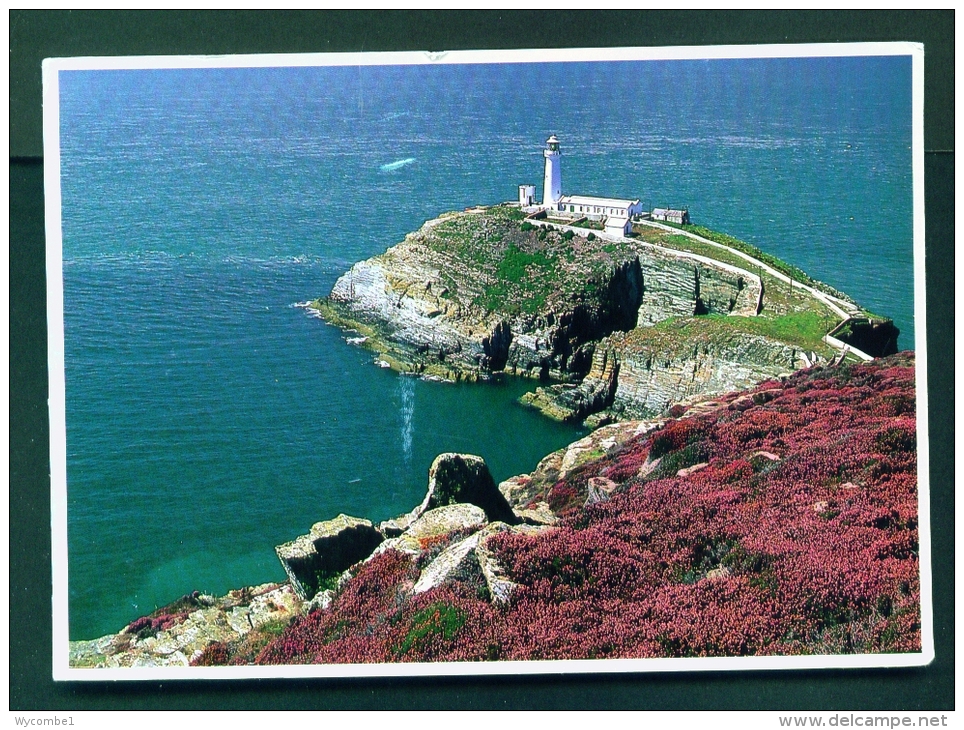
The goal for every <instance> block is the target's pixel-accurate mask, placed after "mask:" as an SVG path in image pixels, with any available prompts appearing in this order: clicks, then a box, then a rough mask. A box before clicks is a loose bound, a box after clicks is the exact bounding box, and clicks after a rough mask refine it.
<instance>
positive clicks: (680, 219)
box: [650, 208, 690, 226]
mask: <svg viewBox="0 0 964 730" xmlns="http://www.w3.org/2000/svg"><path fill="white" fill-rule="evenodd" d="M650 216H651V217H652V219H653V220H654V221H667V222H668V223H676V224H677V225H680V226H686V225H689V222H690V214H689V211H688V210H686V209H685V208H653V212H652V213H651V214H650Z"/></svg>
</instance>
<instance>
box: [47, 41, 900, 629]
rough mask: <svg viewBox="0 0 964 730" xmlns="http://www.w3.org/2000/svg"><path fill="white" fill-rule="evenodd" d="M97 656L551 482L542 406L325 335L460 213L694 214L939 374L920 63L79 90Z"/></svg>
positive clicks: (74, 610)
mask: <svg viewBox="0 0 964 730" xmlns="http://www.w3.org/2000/svg"><path fill="white" fill-rule="evenodd" d="M60 88H61V154H62V187H63V237H64V289H65V291H64V294H65V312H64V319H65V340H66V341H65V350H66V352H65V354H66V380H67V452H68V540H69V555H70V557H69V583H70V599H69V600H70V604H69V605H70V633H71V637H72V638H75V639H76V638H91V637H94V636H99V635H102V634H105V633H108V632H112V631H116V630H118V629H119V628H120V627H121V626H123V625H124V624H125V623H126V622H128V621H130V620H131V619H133V618H136V617H137V616H140V615H143V614H144V613H146V612H148V611H150V610H153V608H154V607H155V606H156V605H161V604H163V603H166V602H169V601H170V600H172V599H174V598H177V597H178V596H180V595H182V594H183V593H185V592H189V591H191V590H194V589H199V590H202V591H210V592H215V593H217V592H223V591H226V590H228V589H229V588H233V587H238V586H241V585H247V584H253V583H259V582H265V581H269V580H280V579H283V577H284V574H283V571H282V570H281V568H280V565H279V563H278V562H277V559H276V558H275V556H274V551H273V546H274V545H276V544H278V543H281V542H284V541H286V540H289V539H292V538H294V537H295V536H297V535H299V534H302V533H303V532H305V531H306V530H307V529H308V528H309V527H310V526H311V524H312V523H313V522H315V521H317V520H321V519H326V518H329V517H333V516H335V515H336V514H338V513H339V512H345V513H348V514H354V515H358V516H364V517H369V518H371V519H374V520H380V519H384V518H387V517H391V516H394V515H396V514H399V513H401V512H404V511H407V510H409V509H411V508H412V507H413V506H414V505H415V504H417V502H418V501H419V500H420V499H421V496H422V495H423V493H424V489H425V484H426V472H427V469H428V466H429V464H430V463H431V461H432V459H433V458H434V457H435V455H437V454H438V453H440V452H442V451H462V452H469V453H477V454H480V455H482V456H484V457H485V459H486V460H487V461H488V463H489V464H490V467H491V468H492V471H493V473H494V475H495V477H496V479H504V478H506V477H508V476H511V475H513V474H516V473H520V472H524V471H529V470H531V469H532V468H533V467H534V466H535V464H536V463H537V462H538V460H539V459H540V458H541V457H542V456H544V455H545V454H546V453H548V452H550V451H552V450H554V449H556V448H559V447H561V446H562V445H564V444H566V443H568V442H569V441H571V440H573V439H574V438H576V437H578V435H579V432H578V431H576V430H575V429H572V428H570V427H566V426H561V425H558V424H553V423H550V422H547V421H545V420H543V419H541V418H540V417H537V416H536V415H535V414H533V413H530V412H528V411H526V410H524V409H522V408H521V407H519V406H517V405H516V404H515V398H516V397H517V396H518V395H519V394H520V393H521V392H523V391H524V390H525V389H527V388H531V387H533V384H531V383H518V382H512V383H508V384H505V385H503V386H481V385H477V386H470V385H451V384H443V383H430V382H424V381H421V380H416V379H413V378H410V377H402V376H398V375H396V374H394V373H392V372H390V371H386V370H382V369H379V368H377V367H375V366H374V365H372V356H371V354H370V353H368V352H366V351H364V350H361V349H359V348H357V347H353V346H351V345H349V344H347V343H346V342H345V333H343V332H341V331H340V330H338V329H337V328H334V327H331V326H329V325H327V324H325V323H323V322H322V321H320V320H318V319H314V318H312V317H310V316H308V314H307V313H306V311H305V310H304V309H302V308H300V307H298V306H296V305H297V304H298V303H302V302H304V301H306V300H309V299H312V298H315V297H317V296H321V295H324V294H327V293H328V291H329V290H330V288H331V286H332V285H333V284H334V281H335V279H336V278H337V277H338V276H339V275H340V274H341V273H343V272H344V271H345V270H346V269H347V268H348V267H349V266H350V265H351V264H352V263H354V262H355V261H357V260H360V259H363V258H367V257H369V256H372V255H374V254H376V253H379V252H381V251H383V250H384V249H385V248H387V247H388V246H390V245H392V244H394V243H396V242H398V241H400V240H401V239H402V237H403V236H404V235H405V233H407V232H409V231H411V230H413V229H415V228H417V227H418V226H420V225H421V224H422V223H423V222H424V221H425V220H427V219H429V218H433V217H435V216H436V215H438V214H439V213H441V212H443V211H446V210H452V209H461V208H463V207H466V206H469V205H474V204H477V203H496V202H499V201H503V200H511V199H514V198H515V196H516V191H517V186H518V184H519V183H523V182H525V183H533V184H536V185H537V187H538V188H539V190H538V193H539V195H540V196H541V182H542V152H541V150H542V145H543V142H544V140H545V139H546V137H548V136H549V135H550V134H553V133H554V134H556V135H558V136H559V138H560V140H561V141H562V149H563V158H562V176H563V177H562V179H563V190H564V192H567V193H585V194H597V195H611V196H620V197H639V198H641V199H642V201H643V204H644V207H652V206H657V205H674V206H676V205H686V206H688V207H689V209H690V211H691V215H692V217H693V219H694V221H695V222H698V223H701V224H705V225H707V226H710V227H712V228H716V229H718V230H722V231H725V232H727V233H730V234H732V235H735V236H738V237H740V238H743V239H745V240H747V241H750V242H751V243H753V244H755V245H757V246H759V247H760V248H763V249H766V250H769V251H772V252H773V253H775V254H776V255H778V256H780V257H782V258H784V259H786V260H787V261H790V262H792V263H794V264H796V265H798V266H799V267H801V268H803V269H804V270H806V271H807V272H808V273H810V274H811V275H813V276H815V277H816V278H819V279H822V280H824V281H827V282H828V283H830V284H832V285H834V286H836V287H838V288H839V289H841V290H843V291H845V292H847V293H848V294H850V295H851V296H853V297H855V298H856V299H857V300H858V301H859V302H860V303H861V304H863V305H864V306H866V307H868V308H870V309H871V310H873V311H876V312H878V313H880V314H885V315H888V316H892V317H894V319H895V321H896V323H897V325H898V327H900V329H901V331H902V334H901V338H900V342H901V346H902V347H904V348H912V347H913V286H912V260H913V259H912V239H911V232H912V223H911V216H912V198H911V171H910V170H911V168H910V164H911V149H910V145H911V125H910V61H909V59H900V58H870V59H867V58H865V59H811V60H760V61H706V62H703V61H688V62H641V63H623V64H588V63H579V64H553V65H532V64H517V65H512V66H486V65H475V66H443V67H438V66H426V67H422V66H419V67H403V68H399V67H395V68H386V67H343V68H327V69H325V68H322V69H219V70H179V71H171V70H168V71H109V72H108V71H98V72H80V71H77V72H61V74H60Z"/></svg>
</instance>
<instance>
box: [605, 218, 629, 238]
mask: <svg viewBox="0 0 964 730" xmlns="http://www.w3.org/2000/svg"><path fill="white" fill-rule="evenodd" d="M632 231H633V224H632V222H631V221H630V220H629V218H627V217H626V216H624V215H611V216H609V217H608V218H606V233H609V234H612V235H614V236H628V235H629V234H630V233H632Z"/></svg>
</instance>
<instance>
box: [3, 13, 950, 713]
mask: <svg viewBox="0 0 964 730" xmlns="http://www.w3.org/2000/svg"><path fill="white" fill-rule="evenodd" d="M858 41H861V42H863V41H913V42H919V43H922V44H923V45H924V52H925V80H924V95H925V135H924V138H925V139H924V146H925V188H926V192H925V215H926V226H927V233H926V266H927V342H928V353H927V377H928V386H929V391H930V399H929V405H930V419H929V430H930V471H931V476H930V495H931V526H932V572H933V577H934V619H935V620H934V634H935V642H936V646H937V658H936V660H935V661H934V662H933V663H932V664H931V665H930V666H928V667H923V668H917V669H893V670H884V669H875V670H848V671H843V670H827V671H774V672H753V673H749V672H740V673H732V672H720V673H700V674H695V673H661V674H645V675H644V674H639V675H633V674H618V675H583V676H579V675H561V676H521V677H482V678H478V677H466V678H405V679H380V680H379V679H352V680H345V679H339V680H298V681H291V680H286V681H280V680H243V681H232V682H220V683H208V682H196V681H195V682H188V681H180V682H157V681H152V682H136V683H110V682H91V683H86V682H85V683H54V682H53V680H52V678H51V655H52V647H51V592H50V586H51V570H50V505H49V495H50V480H49V458H48V449H49V441H48V438H49V432H48V419H47V367H46V366H47V349H46V348H47V342H46V307H45V299H46V285H45V268H44V261H45V259H44V256H45V253H44V208H43V203H44V201H43V160H42V154H43V145H42V97H41V61H42V60H43V59H44V58H48V57H66V56H128V55H130V56H133V55H174V54H205V55H208V54H230V53H303V52H347V51H404V50H412V51H424V50H460V49H503V48H505V49H508V48H551V47H570V46H575V47H617V46H668V45H708V44H756V43H817V42H858ZM953 150H954V11H952V10H949V11H611V12H610V11H605V12H602V11H597V12H593V11H579V12H549V11H543V12H532V11H521V12H495V11H474V12H455V11H421V12H408V11H395V12H386V11H342V12H327V11H22V10H18V11H10V156H11V160H10V170H9V174H10V218H11V220H10V262H9V263H10V268H9V271H10V586H9V588H10V637H9V647H10V709H11V710H107V709H130V710H172V709H223V710H245V709H259V710H266V709H318V710H322V709H577V708H579V709H641V710H646V709H648V710H697V709H714V710H757V709H769V710H831V711H833V710H858V709H866V710H906V711H910V710H931V711H936V710H949V709H953V708H954V476H953V474H954V457H953V454H954V410H953V400H954V397H953V396H954V310H953V295H952V293H953V291H954V273H953V272H954V247H953V241H954V202H953V201H954V154H953ZM864 213H866V214H872V212H871V211H865V212H864Z"/></svg>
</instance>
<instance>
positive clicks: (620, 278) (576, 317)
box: [309, 205, 897, 426]
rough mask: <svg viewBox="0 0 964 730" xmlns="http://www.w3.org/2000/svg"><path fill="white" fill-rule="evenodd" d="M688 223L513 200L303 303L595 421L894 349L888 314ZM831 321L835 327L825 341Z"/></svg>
mask: <svg viewBox="0 0 964 730" xmlns="http://www.w3.org/2000/svg"><path fill="white" fill-rule="evenodd" d="M691 228H692V227H691ZM696 230H699V232H700V233H699V235H697V234H695V233H693V232H691V231H687V230H680V229H674V228H671V227H668V226H666V225H662V224H656V223H652V222H646V221H639V222H638V223H637V224H636V225H635V227H634V233H633V235H632V236H629V237H624V236H612V235H608V234H606V233H604V232H603V231H600V230H593V229H591V228H586V227H581V226H579V225H575V226H574V225H566V224H564V223H560V222H558V221H557V222H556V223H553V222H551V221H550V220H546V219H544V218H543V219H539V218H534V217H527V216H526V214H525V213H524V212H523V211H522V209H520V208H519V207H518V206H513V205H501V206H493V207H489V208H475V209H470V210H467V211H464V212H461V213H450V214H446V215H443V216H441V217H439V218H437V219H434V220H431V221H429V222H427V223H426V224H425V225H423V226H422V228H421V229H419V230H418V231H416V232H414V233H412V234H410V235H409V236H407V237H406V238H405V240H404V241H402V242H401V243H399V244H398V245H396V246H393V247H392V248H390V249H388V250H387V251H386V252H385V253H383V254H381V255H379V256H375V257H374V258H371V259H368V260H366V261H362V262H360V263H358V264H356V265H355V266H353V267H352V268H351V270H350V271H348V272H347V273H346V274H345V275H344V276H342V277H341V278H340V279H338V281H337V282H336V284H335V286H334V288H333V289H332V291H331V293H330V295H329V296H328V297H326V298H324V299H319V300H316V301H314V302H312V303H310V305H309V306H310V307H311V308H312V309H314V310H315V311H316V312H318V313H319V315H320V316H322V317H323V318H324V319H326V320H328V321H329V322H332V323H334V324H337V325H340V326H342V327H344V328H346V329H349V330H352V335H353V336H351V337H349V338H348V339H350V340H351V341H352V342H353V343H357V344H361V345H363V346H364V347H367V348H369V349H371V350H373V351H374V352H375V353H376V357H375V360H376V362H377V363H379V364H381V365H383V366H388V367H392V368H394V369H396V370H398V371H401V372H409V373H416V374H420V375H423V376H427V377H436V378H441V379H445V380H463V379H467V380H487V379H492V378H499V377H504V376H507V375H508V376H522V377H528V378H535V379H538V380H539V381H541V383H542V387H540V388H539V389H538V390H536V391H535V392H534V393H531V394H529V395H528V396H526V398H525V402H526V403H527V404H529V405H531V406H533V407H535V408H538V409H539V410H541V411H542V412H543V413H545V414H546V415H548V416H550V417H552V418H555V419H558V420H566V421H576V422H581V421H584V420H586V419H589V421H588V423H589V425H593V426H595V425H599V424H601V423H607V422H612V421H615V420H619V419H626V418H651V417H654V416H657V415H659V414H661V413H664V412H665V411H666V410H667V409H669V408H670V407H672V406H673V405H676V404H679V403H689V402H694V401H696V400H699V399H702V398H705V397H706V396H709V395H713V394H719V393H726V392H729V391H732V390H735V389H739V388H745V387H749V386H751V385H753V384H754V383H758V382H760V381H762V380H764V379H766V378H772V377H778V376H780V375H786V374H789V373H791V372H793V371H795V370H797V369H799V368H801V367H808V366H810V365H814V364H817V363H825V362H829V361H830V360H832V359H834V358H836V357H839V356H841V348H842V347H843V346H844V345H849V347H850V348H851V349H853V350H855V351H858V352H860V354H864V355H867V356H880V355H886V354H892V353H894V352H896V351H897V330H896V329H895V328H894V326H893V323H892V322H891V321H889V320H886V319H882V318H875V317H873V316H872V315H869V314H868V313H866V312H863V311H862V310H861V309H860V307H859V306H858V305H856V304H855V303H854V302H853V301H852V300H850V299H849V298H847V297H846V296H844V295H842V294H840V293H839V292H835V291H833V290H832V289H830V288H829V287H827V286H826V285H823V284H821V283H819V282H814V281H812V280H810V279H809V277H807V276H806V275H805V274H803V273H802V272H799V271H797V270H796V269H793V268H792V267H790V266H788V265H786V264H784V263H783V262H780V261H777V260H776V259H773V258H772V257H768V256H765V255H763V254H761V252H758V251H754V250H752V249H750V247H748V246H747V245H746V244H741V243H740V242H738V241H735V240H734V239H729V238H727V237H725V236H720V235H719V234H714V233H713V232H711V231H706V230H705V229H696ZM707 236H713V238H715V239H718V240H717V241H714V240H711V239H710V238H708V237H707ZM747 250H750V253H749V254H748V253H746V251H747ZM753 254H756V255H753ZM841 322H847V323H850V324H849V325H848V327H847V328H846V333H845V334H844V337H843V338H841V339H829V340H828V339H825V336H826V335H827V334H828V332H830V331H831V330H832V329H834V328H835V327H837V326H838V325H839V324H840V323H841ZM839 331H840V333H843V332H844V329H840V330H839ZM848 338H849V339H848ZM864 350H866V352H863V351H864Z"/></svg>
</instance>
